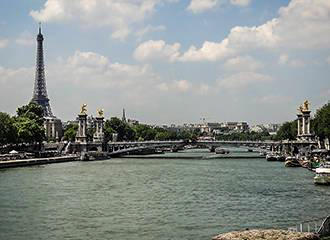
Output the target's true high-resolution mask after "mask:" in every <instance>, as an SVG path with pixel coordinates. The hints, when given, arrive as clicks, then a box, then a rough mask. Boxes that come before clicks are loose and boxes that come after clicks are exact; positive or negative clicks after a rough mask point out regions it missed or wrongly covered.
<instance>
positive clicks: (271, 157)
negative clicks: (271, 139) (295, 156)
mask: <svg viewBox="0 0 330 240" xmlns="http://www.w3.org/2000/svg"><path fill="white" fill-rule="evenodd" d="M266 160H267V161H270V162H274V161H277V155H276V154H273V153H268V154H267V155H266Z"/></svg>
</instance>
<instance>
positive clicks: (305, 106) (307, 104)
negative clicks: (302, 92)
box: [304, 100, 309, 111]
mask: <svg viewBox="0 0 330 240" xmlns="http://www.w3.org/2000/svg"><path fill="white" fill-rule="evenodd" d="M304 110H305V111H308V110H309V102H308V100H306V101H305V102H304Z"/></svg>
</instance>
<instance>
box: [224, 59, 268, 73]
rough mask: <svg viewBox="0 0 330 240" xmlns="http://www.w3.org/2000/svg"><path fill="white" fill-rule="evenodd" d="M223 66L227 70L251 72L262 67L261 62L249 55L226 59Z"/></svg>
mask: <svg viewBox="0 0 330 240" xmlns="http://www.w3.org/2000/svg"><path fill="white" fill-rule="evenodd" d="M224 67H225V69H226V70H229V71H240V72H242V71H244V72H253V71H255V70H257V69H260V68H262V64H261V63H260V62H259V61H257V60H256V59H254V58H253V57H251V56H238V57H234V58H231V59H228V60H227V61H226V62H225V63H224Z"/></svg>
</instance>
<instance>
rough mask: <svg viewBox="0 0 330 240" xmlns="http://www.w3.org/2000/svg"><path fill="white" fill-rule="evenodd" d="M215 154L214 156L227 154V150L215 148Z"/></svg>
mask: <svg viewBox="0 0 330 240" xmlns="http://www.w3.org/2000/svg"><path fill="white" fill-rule="evenodd" d="M215 153H216V154H228V153H229V150H228V149H224V148H216V149H215Z"/></svg>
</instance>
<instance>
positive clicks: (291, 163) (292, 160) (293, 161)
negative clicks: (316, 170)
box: [284, 156, 301, 167]
mask: <svg viewBox="0 0 330 240" xmlns="http://www.w3.org/2000/svg"><path fill="white" fill-rule="evenodd" d="M284 165H285V166H286V167H301V165H300V163H299V161H298V159H297V158H296V157H292V156H289V157H286V159H285V163H284Z"/></svg>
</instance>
